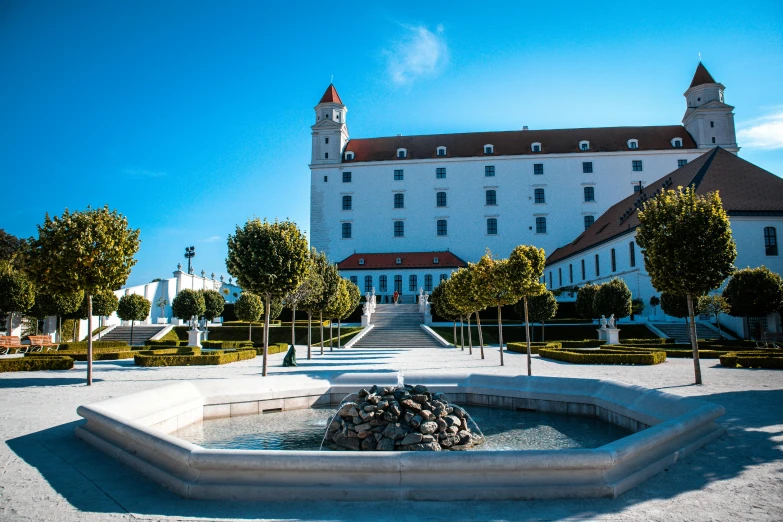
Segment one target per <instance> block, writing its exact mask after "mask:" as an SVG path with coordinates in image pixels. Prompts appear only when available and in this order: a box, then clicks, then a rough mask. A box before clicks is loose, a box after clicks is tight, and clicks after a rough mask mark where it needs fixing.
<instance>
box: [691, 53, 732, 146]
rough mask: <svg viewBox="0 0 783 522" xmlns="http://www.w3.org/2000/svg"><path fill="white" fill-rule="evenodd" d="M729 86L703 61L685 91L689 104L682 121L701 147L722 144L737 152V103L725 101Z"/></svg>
mask: <svg viewBox="0 0 783 522" xmlns="http://www.w3.org/2000/svg"><path fill="white" fill-rule="evenodd" d="M725 89H726V87H724V86H723V84H721V83H718V82H716V81H715V79H714V78H713V77H712V75H711V74H710V73H709V71H708V70H707V68H706V67H704V64H702V63H701V62H699V65H698V66H697V67H696V73H695V74H694V75H693V80H692V81H691V86H690V87H689V88H688V90H687V91H685V94H684V96H685V100H686V102H687V105H688V107H687V109H686V110H685V115H684V116H683V118H682V124H683V126H685V129H686V130H687V131H688V132H689V133H690V134H691V136H693V139H694V140H695V141H696V145H697V146H698V148H700V149H708V148H711V147H717V146H720V147H723V148H724V149H726V150H728V151H730V152H733V153H735V154H736V153H737V152H738V151H739V147H738V146H737V134H736V131H735V130H734V113H733V112H732V111H733V110H734V107H732V106H731V105H727V104H726V103H724V101H723V91H724V90H725Z"/></svg>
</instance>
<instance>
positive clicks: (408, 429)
mask: <svg viewBox="0 0 783 522" xmlns="http://www.w3.org/2000/svg"><path fill="white" fill-rule="evenodd" d="M325 442H326V443H327V444H329V446H330V447H332V448H334V449H341V450H357V451H358V450H364V451H373V450H375V451H440V450H442V449H443V450H465V449H468V448H470V447H472V446H475V445H477V444H481V443H483V442H484V439H483V437H482V436H481V435H479V434H477V433H473V432H471V430H470V428H469V427H468V414H467V413H466V412H465V410H463V409H462V408H461V407H459V406H457V405H456V404H450V403H449V401H448V399H447V397H446V396H445V395H444V394H442V393H434V394H433V393H430V392H429V391H428V390H427V388H426V387H424V386H421V385H419V386H411V385H407V384H406V385H405V386H404V387H401V388H396V387H389V388H379V387H378V386H373V387H372V388H370V390H369V391H368V390H364V389H362V390H360V391H359V393H356V394H351V395H349V396H348V397H346V398H345V400H344V401H343V403H342V404H341V406H340V408H339V410H338V411H337V414H336V415H335V416H334V418H333V419H332V422H331V423H330V424H329V426H328V427H327V429H326V437H325Z"/></svg>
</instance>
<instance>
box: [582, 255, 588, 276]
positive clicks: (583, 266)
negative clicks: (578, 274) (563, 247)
mask: <svg viewBox="0 0 783 522" xmlns="http://www.w3.org/2000/svg"><path fill="white" fill-rule="evenodd" d="M585 279H587V273H586V272H585V260H584V259H582V281H584V280H585Z"/></svg>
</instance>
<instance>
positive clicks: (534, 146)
mask: <svg viewBox="0 0 783 522" xmlns="http://www.w3.org/2000/svg"><path fill="white" fill-rule="evenodd" d="M530 150H532V151H533V152H541V143H539V142H535V143H532V144H531V145H530Z"/></svg>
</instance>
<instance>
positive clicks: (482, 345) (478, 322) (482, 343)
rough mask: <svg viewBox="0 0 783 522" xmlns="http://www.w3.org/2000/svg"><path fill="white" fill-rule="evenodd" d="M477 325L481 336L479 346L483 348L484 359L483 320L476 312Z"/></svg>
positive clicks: (482, 355)
mask: <svg viewBox="0 0 783 522" xmlns="http://www.w3.org/2000/svg"><path fill="white" fill-rule="evenodd" d="M476 325H477V326H478V334H479V346H481V358H482V359H483V358H484V336H483V335H482V333H481V318H480V317H479V313H478V312H476Z"/></svg>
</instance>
